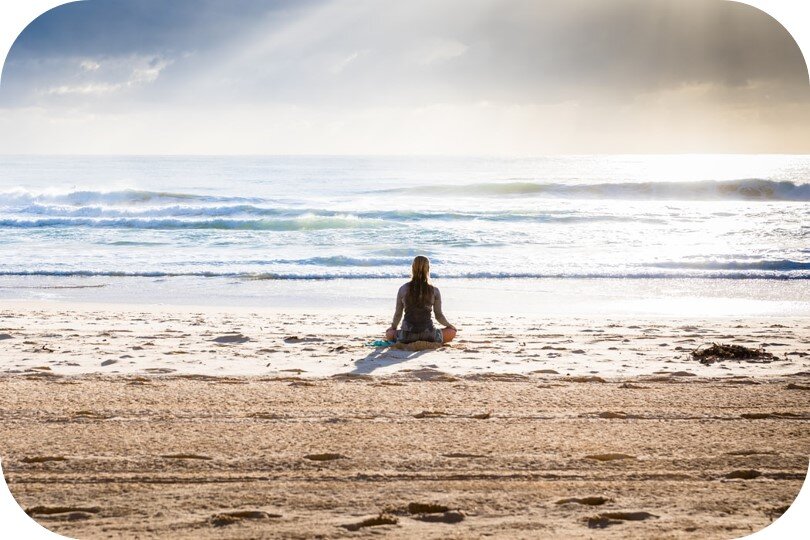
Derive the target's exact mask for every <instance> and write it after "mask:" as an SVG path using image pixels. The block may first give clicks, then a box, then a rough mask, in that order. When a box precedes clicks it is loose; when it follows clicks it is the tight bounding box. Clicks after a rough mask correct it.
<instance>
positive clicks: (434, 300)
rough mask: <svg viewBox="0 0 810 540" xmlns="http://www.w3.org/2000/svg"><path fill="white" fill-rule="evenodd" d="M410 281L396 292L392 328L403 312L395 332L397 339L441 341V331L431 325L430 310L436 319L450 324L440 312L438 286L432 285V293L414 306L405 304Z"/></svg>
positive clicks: (440, 299)
mask: <svg viewBox="0 0 810 540" xmlns="http://www.w3.org/2000/svg"><path fill="white" fill-rule="evenodd" d="M410 286H411V283H410V282H408V283H406V284H405V285H403V286H402V287H400V288H399V292H397V307H396V311H394V321H393V322H392V323H391V327H392V328H396V327H397V326H398V325H399V321H400V319H402V314H403V312H404V313H405V318H404V320H403V321H402V329H401V330H399V331H398V332H397V341H399V342H402V343H411V342H413V341H436V342H439V343H441V342H442V341H444V340H443V338H442V331H441V330H439V329H437V328H436V327H435V326H433V317H431V311H432V312H433V313H434V314H435V315H436V320H437V321H439V322H440V323H441V324H443V325H445V326H450V323H449V322H447V319H445V318H444V314H443V313H442V295H441V294H440V293H439V289H438V287H433V295H428V297H427V298H426V299H425V301H424V303H423V304H422V305H418V306H414V305H410V304H407V303H406V301H407V299H408V290H409V289H410Z"/></svg>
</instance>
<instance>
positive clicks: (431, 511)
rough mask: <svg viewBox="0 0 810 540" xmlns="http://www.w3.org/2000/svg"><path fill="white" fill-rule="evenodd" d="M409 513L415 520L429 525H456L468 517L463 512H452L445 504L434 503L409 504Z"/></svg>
mask: <svg viewBox="0 0 810 540" xmlns="http://www.w3.org/2000/svg"><path fill="white" fill-rule="evenodd" d="M408 513H409V514H411V517H413V519H417V520H419V521H424V522H427V523H449V524H455V523H460V522H462V521H464V518H465V517H467V516H466V514H465V513H464V512H462V511H461V510H451V509H450V508H449V507H447V506H445V505H443V504H433V503H416V502H412V503H409V504H408Z"/></svg>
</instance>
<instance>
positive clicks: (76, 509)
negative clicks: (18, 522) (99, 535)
mask: <svg viewBox="0 0 810 540" xmlns="http://www.w3.org/2000/svg"><path fill="white" fill-rule="evenodd" d="M100 511H101V509H100V508H97V507H95V506H92V507H80V506H34V507H33V508H28V509H26V511H25V513H26V514H28V515H29V516H31V517H38V518H43V517H47V518H52V519H64V520H67V521H80V520H85V519H90V518H92V517H93V516H94V515H95V514H98V513H99V512H100Z"/></svg>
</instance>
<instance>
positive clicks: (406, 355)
mask: <svg viewBox="0 0 810 540" xmlns="http://www.w3.org/2000/svg"><path fill="white" fill-rule="evenodd" d="M433 350H434V349H427V350H423V351H404V350H398V349H392V348H391V347H377V348H375V349H374V350H373V351H371V352H370V353H368V354H367V355H366V357H365V358H361V359H359V360H356V361H355V362H354V370H352V371H351V372H350V373H349V374H350V375H370V374H371V373H372V372H374V370H376V369H380V368H384V367H388V366H393V365H396V364H401V363H403V362H408V361H409V360H413V359H415V358H419V357H420V356H422V355H423V354H425V353H429V352H432V351H433Z"/></svg>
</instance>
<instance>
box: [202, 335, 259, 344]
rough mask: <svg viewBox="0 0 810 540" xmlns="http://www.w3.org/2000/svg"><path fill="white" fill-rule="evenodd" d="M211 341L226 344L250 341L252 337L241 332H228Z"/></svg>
mask: <svg viewBox="0 0 810 540" xmlns="http://www.w3.org/2000/svg"><path fill="white" fill-rule="evenodd" d="M211 341H213V342H214V343H223V344H225V343H246V342H248V341H250V338H249V337H247V336H245V335H242V334H239V333H233V334H226V335H224V336H219V337H215V338H214V339H212V340H211Z"/></svg>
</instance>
